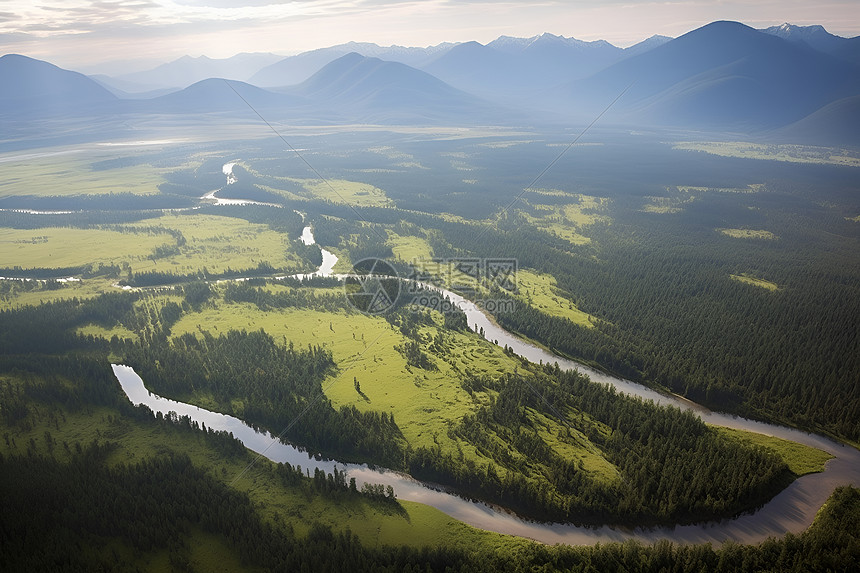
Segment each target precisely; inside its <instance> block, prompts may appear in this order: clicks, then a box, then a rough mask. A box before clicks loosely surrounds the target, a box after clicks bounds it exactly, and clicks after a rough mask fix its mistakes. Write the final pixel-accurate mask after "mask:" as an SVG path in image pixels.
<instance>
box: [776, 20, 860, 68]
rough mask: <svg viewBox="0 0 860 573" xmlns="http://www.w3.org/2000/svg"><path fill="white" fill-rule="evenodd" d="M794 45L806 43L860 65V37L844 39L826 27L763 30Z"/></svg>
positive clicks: (778, 27)
mask: <svg viewBox="0 0 860 573" xmlns="http://www.w3.org/2000/svg"><path fill="white" fill-rule="evenodd" d="M761 31H762V32H765V33H766V34H771V35H773V36H777V37H779V38H782V39H783V40H788V41H789V42H794V43H804V44H806V45H808V46H809V47H811V48H814V49H816V50H818V51H819V52H824V53H825V54H830V55H831V56H834V57H837V58H839V59H842V60H845V61H848V62H852V63H854V64H860V36H857V37H854V38H843V37H842V36H836V35H834V34H831V33H830V32H828V31H827V30H825V29H824V26H818V25H816V26H795V25H793V24H788V23H785V24H782V25H779V26H771V27H770V28H765V29H763V30H761Z"/></svg>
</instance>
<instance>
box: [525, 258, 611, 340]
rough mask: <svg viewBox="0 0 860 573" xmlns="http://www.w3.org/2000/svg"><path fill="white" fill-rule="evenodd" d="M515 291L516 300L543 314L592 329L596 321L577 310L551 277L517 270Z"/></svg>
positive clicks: (568, 294)
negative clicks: (516, 292) (516, 291)
mask: <svg viewBox="0 0 860 573" xmlns="http://www.w3.org/2000/svg"><path fill="white" fill-rule="evenodd" d="M517 290H518V294H517V298H519V299H520V300H522V301H523V302H525V303H526V304H529V305H530V306H532V307H534V308H536V309H538V310H539V311H541V312H543V313H545V314H549V315H551V316H558V317H560V318H566V319H568V320H569V321H571V322H573V323H574V324H577V325H579V326H584V327H586V328H592V327H593V326H594V323H595V322H596V320H597V319H596V318H594V317H593V316H591V315H590V314H588V313H587V312H583V311H581V310H579V308H577V306H576V304H574V302H573V301H572V297H571V295H570V293H566V292H565V291H563V290H562V289H560V288H559V287H558V286H557V285H556V281H555V278H553V276H552V275H549V274H546V273H539V272H537V271H533V270H528V269H518V270H517Z"/></svg>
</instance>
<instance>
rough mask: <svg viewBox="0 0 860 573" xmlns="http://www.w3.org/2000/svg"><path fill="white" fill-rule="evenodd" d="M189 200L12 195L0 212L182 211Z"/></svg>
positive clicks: (3, 200) (0, 201) (117, 195)
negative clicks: (20, 210) (10, 210)
mask: <svg viewBox="0 0 860 573" xmlns="http://www.w3.org/2000/svg"><path fill="white" fill-rule="evenodd" d="M194 203H195V202H194V201H193V200H191V199H190V198H188V197H182V196H179V195H167V194H164V193H161V194H152V195H140V194H137V193H123V192H119V193H103V194H99V195H60V196H56V195H55V196H43V195H39V196H35V195H13V196H11V197H3V198H0V209H27V210H31V211H90V210H95V211H154V210H160V209H183V208H189V207H192V206H193V205H194Z"/></svg>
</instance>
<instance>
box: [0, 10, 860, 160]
mask: <svg viewBox="0 0 860 573" xmlns="http://www.w3.org/2000/svg"><path fill="white" fill-rule="evenodd" d="M858 41H860V38H850V39H846V38H840V37H838V36H834V35H832V34H829V33H828V32H827V31H826V30H824V29H823V28H821V27H818V26H800V27H798V26H792V25H789V24H785V25H782V26H777V27H773V28H769V29H766V30H755V29H753V28H750V27H749V26H745V25H743V24H740V23H738V22H713V23H711V24H708V25H706V26H703V27H701V28H698V29H696V30H693V31H691V32H688V33H687V34H684V35H682V36H680V37H679V38H676V39H671V38H666V37H661V36H652V37H651V38H648V39H647V40H644V41H643V42H640V43H639V44H637V45H634V46H631V47H629V48H627V49H621V48H617V47H615V46H613V45H611V44H609V43H608V42H604V41H595V42H585V41H581V40H578V39H575V38H565V37H563V36H555V35H552V34H541V35H539V36H534V37H531V38H513V37H506V36H502V37H500V38H498V39H496V40H494V41H493V42H490V43H488V44H487V45H483V44H480V43H478V42H465V43H460V44H440V45H438V46H433V47H430V48H403V47H399V46H391V47H388V48H383V47H380V46H377V45H376V44H368V43H363V44H355V43H350V44H341V45H340V46H334V47H332V48H326V49H322V50H315V51H313V52H307V53H305V54H300V55H299V56H294V57H292V58H283V59H280V60H279V61H278V62H276V64H275V65H273V66H268V67H266V68H263V69H261V70H260V71H259V72H258V74H260V73H262V72H263V71H266V73H272V74H274V76H272V77H273V78H274V79H273V80H272V81H273V82H274V81H276V83H278V84H280V83H281V82H282V81H283V78H284V77H286V76H285V75H284V74H285V73H287V74H288V73H293V74H307V77H306V78H305V79H304V80H303V81H301V82H299V83H296V84H294V85H292V86H283V85H282V86H279V87H274V88H271V89H266V88H265V87H259V86H256V85H253V82H251V83H249V82H241V81H235V80H228V79H222V78H207V79H204V80H201V81H198V82H195V83H193V84H192V85H190V86H188V87H186V88H184V89H182V90H179V91H174V92H173V93H168V94H166V95H165V94H164V92H163V91H162V92H160V93H159V92H151V93H148V94H139V95H138V96H136V97H137V99H135V98H134V97H132V96H129V95H128V93H125V94H124V93H123V92H122V91H121V88H118V87H111V86H110V84H109V83H108V81H107V79H105V78H101V77H99V78H98V79H99V82H102V83H104V86H108V87H110V89H111V90H113V91H114V92H116V94H118V95H120V96H121V99H119V98H117V97H116V95H115V94H114V93H111V91H109V90H108V89H106V88H105V87H104V86H103V85H100V84H99V83H97V82H96V81H93V79H92V78H88V77H86V76H83V75H81V74H79V73H76V72H72V71H69V70H63V69H61V68H58V67H57V66H54V65H52V64H50V63H48V62H43V61H40V60H34V59H32V58H28V57H26V56H19V55H7V56H3V57H2V58H0V77H3V78H4V81H3V82H2V83H0V113H2V114H3V115H4V116H5V117H13V116H15V117H19V116H20V118H21V121H18V122H16V125H17V126H19V127H21V128H22V129H24V128H26V122H27V121H28V118H33V117H38V116H46V117H58V114H60V115H61V114H66V115H68V116H69V117H73V116H74V117H80V118H92V117H94V114H99V113H101V114H104V115H105V117H112V118H121V117H122V116H123V114H125V113H133V114H147V113H153V114H179V113H181V114H201V113H226V114H229V115H231V116H232V117H240V116H239V115H238V114H239V112H241V113H242V114H248V117H254V110H257V109H259V110H263V112H262V113H263V114H264V115H265V116H266V117H272V118H275V120H276V121H281V120H289V121H294V122H305V123H307V122H314V121H320V122H324V123H348V122H357V123H398V124H407V123H412V124H421V125H423V124H428V125H429V124H447V125H455V124H468V125H477V124H481V125H534V124H535V123H538V124H539V123H551V124H553V125H573V124H580V125H581V124H582V123H587V122H589V121H592V120H593V119H594V118H595V117H597V116H598V115H599V114H600V113H601V112H602V110H606V109H607V106H608V105H609V103H610V102H613V100H615V99H616V98H618V101H617V102H616V103H615V104H614V105H613V106H612V107H611V109H609V110H608V111H607V113H606V114H605V116H602V117H601V123H604V124H614V125H617V126H625V127H634V126H635V127H640V126H641V127H645V128H648V127H652V128H657V129H664V128H671V129H683V130H690V129H693V130H700V131H705V132H720V133H728V132H732V133H748V134H760V135H762V134H777V135H779V136H780V137H782V136H786V137H792V138H796V139H799V140H801V141H802V140H803V139H804V138H808V139H810V140H811V139H815V141H816V142H818V143H820V142H825V141H826V140H827V139H828V137H831V136H832V138H833V140H834V141H836V140H838V141H839V142H840V144H843V143H845V142H848V143H849V144H850V142H852V141H853V142H856V143H857V144H860V130H854V129H853V127H854V126H856V125H857V117H858V116H860V113H858V100H857V97H858V96H860V66H858V65H856V64H853V63H851V61H850V60H848V59H845V58H844V57H843V54H844V53H846V50H848V52H849V53H850V50H851V49H853V46H857V45H858V44H857V42H858ZM349 47H358V48H360V49H362V50H363V51H365V52H371V53H379V54H380V55H382V56H385V57H384V58H381V57H374V56H367V55H363V54H360V53H358V52H348V53H346V54H342V55H340V56H338V55H337V53H338V52H339V51H341V50H345V49H348V48H349ZM825 50H830V51H832V52H833V54H829V53H827V52H826V51H825ZM386 58H399V59H402V60H407V61H410V62H413V64H414V65H407V64H406V63H403V62H398V61H391V60H389V59H386ZM213 61H214V60H209V59H204V60H201V59H199V58H197V59H194V58H187V59H180V60H177V61H176V62H173V63H174V64H177V65H179V64H183V65H184V64H194V65H197V64H201V63H207V62H209V63H211V62H213ZM237 62H241V58H237V59H235V60H234V62H233V63H234V64H236V63H237ZM320 62H325V63H322V64H321V63H320ZM207 65H208V64H207ZM318 65H319V67H318V68H317V66H318ZM285 70H286V72H285ZM258 74H255V75H254V77H256V76H257V75H258ZM294 77H298V76H294ZM117 83H119V84H121V85H124V86H126V87H129V88H130V89H135V85H134V84H122V82H115V84H114V85H116V84H117ZM237 92H238V94H239V95H237ZM622 94H623V95H622ZM144 96H148V97H147V99H143V98H144ZM156 96H158V97H156ZM619 96H621V97H619ZM251 108H254V109H251ZM108 114H110V115H109V116H108ZM241 117H245V115H242V116H241ZM81 125H86V122H84V123H82V124H81Z"/></svg>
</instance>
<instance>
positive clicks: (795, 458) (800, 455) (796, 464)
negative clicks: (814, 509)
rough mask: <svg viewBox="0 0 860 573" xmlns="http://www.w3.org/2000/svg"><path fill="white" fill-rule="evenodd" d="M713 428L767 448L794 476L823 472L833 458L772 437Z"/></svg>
mask: <svg viewBox="0 0 860 573" xmlns="http://www.w3.org/2000/svg"><path fill="white" fill-rule="evenodd" d="M713 427H714V428H715V429H716V430H717V431H718V432H720V433H722V434H723V435H725V436H728V437H730V438H732V439H735V440H741V441H743V442H746V443H747V444H750V445H753V446H758V447H762V448H767V449H769V450H771V451H773V452H774V453H776V454H777V455H778V456H779V457H781V458H782V459H783V460H785V463H786V465H788V469H789V470H790V471H791V472H792V473H793V474H795V475H796V476H802V475H806V474H811V473H817V472H823V471H824V465H825V464H826V463H827V460H829V459H832V458H833V456H831V455H830V454H828V453H827V452H823V451H821V450H818V449H815V448H812V447H809V446H804V445H803V444H798V443H797V442H791V441H789V440H783V439H782V438H775V437H773V436H766V435H764V434H757V433H755V432H747V431H745V430H736V429H733V428H724V427H721V426H713Z"/></svg>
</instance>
